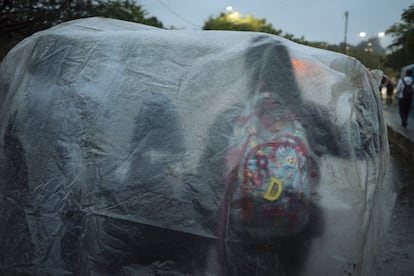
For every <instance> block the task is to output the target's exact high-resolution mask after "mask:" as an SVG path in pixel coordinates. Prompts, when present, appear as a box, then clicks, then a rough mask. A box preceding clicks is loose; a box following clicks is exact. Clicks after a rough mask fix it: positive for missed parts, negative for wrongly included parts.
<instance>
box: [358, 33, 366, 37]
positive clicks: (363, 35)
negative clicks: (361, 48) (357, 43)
mask: <svg viewBox="0 0 414 276" xmlns="http://www.w3.org/2000/svg"><path fill="white" fill-rule="evenodd" d="M359 36H360V37H366V36H367V33H366V32H360V33H359Z"/></svg>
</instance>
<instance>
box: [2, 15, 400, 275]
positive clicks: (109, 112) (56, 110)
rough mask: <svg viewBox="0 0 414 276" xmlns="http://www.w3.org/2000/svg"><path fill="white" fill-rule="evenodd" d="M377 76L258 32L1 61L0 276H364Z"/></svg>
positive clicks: (179, 35) (375, 166) (26, 47)
mask: <svg viewBox="0 0 414 276" xmlns="http://www.w3.org/2000/svg"><path fill="white" fill-rule="evenodd" d="M380 79H381V73H380V72H371V71H369V70H367V69H366V68H365V67H364V66H363V65H361V64H360V63H359V62H358V61H357V60H356V59H353V58H351V57H348V56H346V55H342V54H339V53H333V52H329V51H325V50H321V49H315V48H311V47H307V46H303V45H299V44H296V43H293V42H291V41H288V40H286V39H283V38H280V37H278V36H274V35H270V34H264V33H254V32H231V31H201V30H199V31H196V30H163V29H157V28H153V27H149V26H145V25H140V24H135V23H130V22H124V21H118V20H112V19H103V18H87V19H81V20H75V21H70V22H66V23H63V24H61V25H57V26H55V27H52V28H50V29H48V30H45V31H42V32H38V33H36V34H34V35H32V36H31V37H28V38H26V39H25V40H23V41H22V42H20V43H19V44H18V45H17V46H16V47H14V48H13V49H12V50H11V51H10V52H9V53H8V55H7V56H6V58H5V59H4V60H3V62H2V64H1V80H0V103H1V109H0V115H1V116H0V118H1V119H0V120H1V121H0V122H1V128H0V137H1V139H0V210H1V213H0V220H1V224H0V262H1V264H0V272H1V273H0V274H2V275H372V274H371V273H372V269H373V267H374V262H375V250H376V245H377V243H378V241H379V240H380V238H381V235H382V233H383V232H384V229H385V227H386V222H387V217H388V216H389V210H388V209H389V208H387V207H386V206H389V204H388V203H389V201H390V198H391V197H392V196H391V194H389V192H388V188H387V187H386V186H385V185H384V181H383V179H384V175H385V167H386V165H387V162H388V157H389V149H388V141H387V137H386V129H385V125H384V120H383V115H382V109H381V104H380V100H379V96H378V93H377V88H378V83H379V82H378V80H380Z"/></svg>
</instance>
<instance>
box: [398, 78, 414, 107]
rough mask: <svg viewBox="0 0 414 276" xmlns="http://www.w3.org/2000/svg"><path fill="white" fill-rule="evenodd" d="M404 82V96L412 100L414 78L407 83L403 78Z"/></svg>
mask: <svg viewBox="0 0 414 276" xmlns="http://www.w3.org/2000/svg"><path fill="white" fill-rule="evenodd" d="M401 80H402V83H403V84H404V88H403V91H402V93H403V98H404V99H407V100H409V101H410V102H411V101H412V99H413V93H414V89H413V82H414V80H412V81H411V83H410V84H407V83H406V82H405V81H404V79H403V78H402V79H401Z"/></svg>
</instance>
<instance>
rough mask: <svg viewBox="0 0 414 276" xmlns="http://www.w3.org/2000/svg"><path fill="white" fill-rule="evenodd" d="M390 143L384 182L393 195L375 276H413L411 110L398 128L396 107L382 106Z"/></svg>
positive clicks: (413, 120)
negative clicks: (408, 116) (389, 156)
mask: <svg viewBox="0 0 414 276" xmlns="http://www.w3.org/2000/svg"><path fill="white" fill-rule="evenodd" d="M384 117H385V121H386V123H387V128H388V133H389V138H390V142H391V145H390V147H391V158H390V166H389V168H388V171H387V173H386V182H387V183H389V184H390V185H392V187H393V188H394V191H395V192H396V193H397V195H398V196H397V200H396V202H395V206H394V210H393V215H392V218H391V221H390V225H389V228H388V231H387V234H386V236H385V239H384V241H383V242H382V245H381V248H380V251H379V253H378V256H377V274H376V275H377V276H413V275H414V169H413V165H414V157H413V156H414V151H413V148H414V110H412V111H411V114H410V118H409V122H408V123H409V125H408V127H407V128H406V129H404V128H403V127H402V126H401V121H400V118H399V116H398V108H397V105H396V103H394V104H393V105H391V106H384Z"/></svg>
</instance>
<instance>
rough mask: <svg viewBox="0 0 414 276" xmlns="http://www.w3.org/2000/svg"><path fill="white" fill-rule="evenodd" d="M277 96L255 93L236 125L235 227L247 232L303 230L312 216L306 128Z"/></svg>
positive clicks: (232, 166) (232, 159) (232, 169)
mask: <svg viewBox="0 0 414 276" xmlns="http://www.w3.org/2000/svg"><path fill="white" fill-rule="evenodd" d="M275 97H276V96H274V93H273V94H272V93H267V92H264V93H263V92H262V93H259V94H258V95H257V96H255V99H254V100H253V105H252V106H251V107H248V108H247V110H246V112H245V113H244V114H243V115H242V116H241V117H240V118H239V120H238V122H237V123H236V125H235V127H234V137H233V139H232V140H231V141H230V149H229V151H228V153H227V155H226V169H227V170H226V172H227V179H228V181H227V182H229V181H230V182H231V183H230V184H227V185H231V189H230V190H231V193H232V197H231V199H230V206H229V207H230V210H229V215H230V220H231V225H232V228H235V229H236V232H239V233H243V234H247V235H248V236H256V237H257V236H259V237H276V236H288V235H292V234H295V233H298V232H300V231H301V230H302V229H303V228H304V227H305V225H306V224H307V222H308V219H309V215H310V206H309V204H310V203H309V198H310V193H311V187H310V186H311V184H310V183H311V158H310V155H309V145H308V142H307V139H306V135H305V130H304V129H303V127H302V125H301V124H300V123H299V121H298V120H297V118H296V117H295V115H294V114H293V113H292V112H290V111H289V110H288V109H287V108H286V106H285V105H284V104H283V103H281V102H280V101H278V99H276V98H275ZM229 175H231V176H230V177H229Z"/></svg>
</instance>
